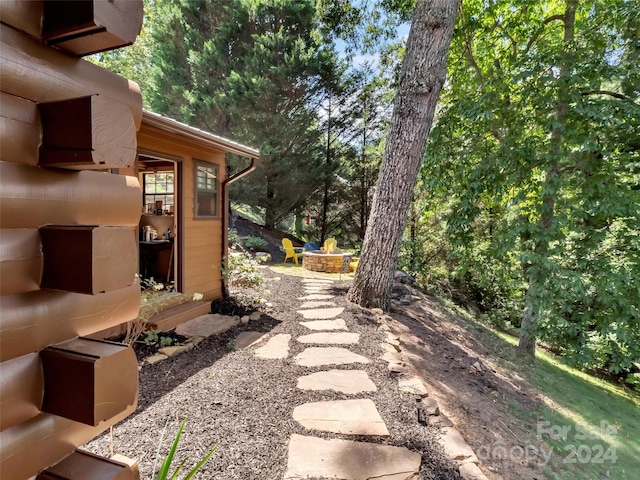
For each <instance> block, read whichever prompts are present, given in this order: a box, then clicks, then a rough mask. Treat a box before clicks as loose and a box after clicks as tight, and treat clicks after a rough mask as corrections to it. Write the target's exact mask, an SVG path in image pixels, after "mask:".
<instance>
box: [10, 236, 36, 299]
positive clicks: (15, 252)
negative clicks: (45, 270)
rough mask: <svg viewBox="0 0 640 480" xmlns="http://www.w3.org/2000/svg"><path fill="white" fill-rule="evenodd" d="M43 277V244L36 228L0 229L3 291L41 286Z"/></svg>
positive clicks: (19, 291)
mask: <svg viewBox="0 0 640 480" xmlns="http://www.w3.org/2000/svg"><path fill="white" fill-rule="evenodd" d="M41 277H42V245H41V243H40V235H39V234H38V230H36V229H35V228H17V229H2V230H1V231H0V295H11V294H14V293H25V292H32V291H34V290H38V289H39V288H40V279H41Z"/></svg>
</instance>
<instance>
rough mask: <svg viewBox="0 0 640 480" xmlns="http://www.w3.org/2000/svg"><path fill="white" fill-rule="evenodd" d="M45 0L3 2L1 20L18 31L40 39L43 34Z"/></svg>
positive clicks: (0, 11) (0, 4)
mask: <svg viewBox="0 0 640 480" xmlns="http://www.w3.org/2000/svg"><path fill="white" fill-rule="evenodd" d="M43 3H44V1H43V0H29V1H25V0H2V1H0V19H2V23H5V24H7V25H11V26H12V27H13V28H15V29H16V30H21V31H23V32H26V33H28V34H29V35H31V36H32V37H36V38H40V35H41V34H42V13H43Z"/></svg>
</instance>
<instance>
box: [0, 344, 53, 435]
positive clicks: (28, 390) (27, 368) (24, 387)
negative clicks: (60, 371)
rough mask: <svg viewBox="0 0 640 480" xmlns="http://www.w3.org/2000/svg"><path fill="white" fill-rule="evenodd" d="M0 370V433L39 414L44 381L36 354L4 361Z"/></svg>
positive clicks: (0, 365)
mask: <svg viewBox="0 0 640 480" xmlns="http://www.w3.org/2000/svg"><path fill="white" fill-rule="evenodd" d="M0 370H1V371H2V375H0V430H5V429H6V428H9V427H12V426H13V425H17V424H19V423H22V422H25V421H27V420H29V419H30V418H33V417H35V416H36V415H38V414H39V413H40V407H41V406H42V398H43V395H44V378H43V375H42V366H41V364H40V357H39V355H38V354H37V353H30V354H28V355H24V356H22V357H18V358H14V359H12V360H8V361H6V362H3V363H2V364H0Z"/></svg>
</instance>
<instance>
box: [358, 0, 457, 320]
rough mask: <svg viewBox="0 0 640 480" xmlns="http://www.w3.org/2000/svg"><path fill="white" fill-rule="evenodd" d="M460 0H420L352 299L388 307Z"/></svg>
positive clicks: (408, 42) (368, 304) (410, 33)
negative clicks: (394, 271)
mask: <svg viewBox="0 0 640 480" xmlns="http://www.w3.org/2000/svg"><path fill="white" fill-rule="evenodd" d="M460 1H461V0H418V2H417V3H416V9H415V11H414V14H413V21H412V25H411V31H410V32H409V39H408V40H407V50H406V53H405V57H404V62H403V64H402V71H401V73H400V81H399V85H398V92H397V93H396V99H395V105H394V110H393V116H392V118H391V129H390V131H389V136H388V137H387V145H386V148H385V153H384V158H383V160H382V166H381V169H380V175H379V177H378V186H377V189H376V193H375V197H374V200H373V206H372V208H371V214H370V216H369V223H368V225H367V232H366V234H365V238H364V244H363V246H362V256H361V258H360V263H359V265H358V270H357V272H356V276H355V279H354V282H353V286H352V287H351V289H350V290H349V299H350V300H351V301H352V302H355V303H358V304H360V305H362V306H364V307H370V308H371V307H379V308H382V309H388V307H389V297H390V290H391V283H392V280H393V270H394V267H395V262H396V258H397V256H398V251H399V249H400V242H401V240H402V232H403V230H404V226H405V223H406V219H407V210H408V207H409V204H410V202H411V196H412V193H413V188H414V186H415V182H416V177H417V175H418V170H419V168H420V164H421V162H422V157H423V155H424V150H425V146H426V142H427V137H428V135H429V130H430V129H431V124H432V122H433V114H434V111H435V108H436V104H437V101H438V96H439V95H440V90H441V89H442V85H443V84H444V81H445V78H446V73H447V54H448V52H449V45H450V43H451V37H452V35H453V27H454V23H455V18H456V12H457V11H458V8H459V6H460Z"/></svg>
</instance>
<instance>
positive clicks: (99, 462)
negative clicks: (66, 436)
mask: <svg viewBox="0 0 640 480" xmlns="http://www.w3.org/2000/svg"><path fill="white" fill-rule="evenodd" d="M136 471H137V467H136ZM79 478H99V479H100V480H136V478H137V479H138V480H139V477H136V474H135V472H134V470H133V468H132V467H130V466H129V465H127V464H125V463H122V462H118V461H117V460H114V459H110V458H104V457H100V456H98V455H94V454H93V453H89V452H83V451H81V450H76V451H75V452H73V453H72V454H71V455H69V456H68V457H65V458H64V459H63V460H61V461H60V462H58V463H56V464H55V465H54V466H52V467H49V468H47V469H46V470H44V471H42V472H40V473H39V474H38V476H37V477H36V480H77V479H79Z"/></svg>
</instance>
